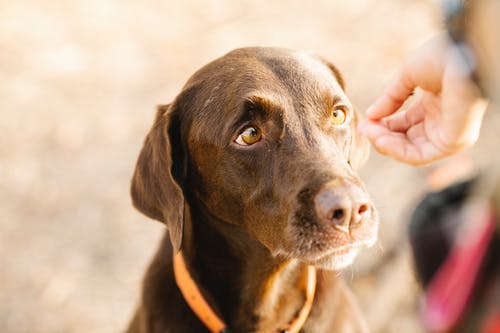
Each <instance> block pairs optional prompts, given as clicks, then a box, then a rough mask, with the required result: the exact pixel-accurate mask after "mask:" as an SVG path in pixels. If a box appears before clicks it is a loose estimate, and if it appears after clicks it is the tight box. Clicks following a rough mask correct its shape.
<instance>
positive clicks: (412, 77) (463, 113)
mask: <svg viewBox="0 0 500 333" xmlns="http://www.w3.org/2000/svg"><path fill="white" fill-rule="evenodd" d="M465 68H466V67H465V66H464V63H463V58H462V57H461V55H460V54H458V53H457V49H456V48H455V47H453V46H451V45H450V43H449V41H448V40H447V38H446V37H445V36H441V35H440V36H436V37H434V38H432V39H430V40H429V41H427V42H426V43H424V44H423V45H422V46H420V47H419V48H418V49H417V50H416V51H415V52H414V53H413V54H412V55H411V56H409V57H408V58H407V59H406V61H405V62H404V63H403V65H402V67H401V69H400V70H399V71H398V73H397V74H396V76H395V78H394V79H393V80H392V81H391V82H390V83H389V84H388V85H387V87H386V88H385V90H384V91H383V93H382V94H381V96H380V97H379V98H378V99H377V100H376V101H375V102H374V103H373V104H372V105H371V106H370V107H369V108H368V110H367V111H366V115H367V119H365V120H363V121H362V122H360V124H359V126H358V130H359V131H360V132H361V133H362V134H364V135H366V136H367V137H368V139H369V140H370V141H371V143H372V144H373V146H374V147H375V148H376V149H377V150H378V151H379V152H381V153H383V154H386V155H388V156H390V157H392V158H394V159H396V160H399V161H402V162H405V163H409V164H412V165H424V164H429V163H431V162H433V161H436V160H439V159H441V158H444V157H447V156H449V155H452V154H454V153H456V152H458V151H460V150H462V149H464V148H467V147H470V146H471V145H473V144H474V143H475V142H476V141H477V139H478V136H479V131H480V128H481V122H482V119H483V115H484V112H485V110H486V106H487V102H486V100H484V99H482V98H481V97H480V94H479V90H478V88H477V87H476V86H475V85H474V83H473V82H472V81H471V80H470V78H469V73H468V72H467V70H465ZM414 92H416V94H415V95H416V96H414V97H413V98H412V99H410V100H409V104H408V107H407V108H405V109H402V110H400V108H401V106H402V105H403V104H404V103H405V102H406V101H407V100H408V99H409V98H410V97H411V96H412V95H413V94H414ZM398 110H399V111H398Z"/></svg>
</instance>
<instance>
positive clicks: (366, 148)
mask: <svg viewBox="0 0 500 333" xmlns="http://www.w3.org/2000/svg"><path fill="white" fill-rule="evenodd" d="M360 118H361V114H360V113H359V112H358V111H356V110H354V113H353V119H352V121H351V131H352V132H351V133H352V135H351V147H350V150H349V164H350V165H351V167H352V168H353V169H354V170H357V169H359V168H360V167H361V166H362V165H363V164H365V162H366V161H367V160H368V156H370V142H369V141H368V139H367V138H366V137H364V136H363V135H361V134H360V133H359V132H358V129H357V128H358V123H359V121H360Z"/></svg>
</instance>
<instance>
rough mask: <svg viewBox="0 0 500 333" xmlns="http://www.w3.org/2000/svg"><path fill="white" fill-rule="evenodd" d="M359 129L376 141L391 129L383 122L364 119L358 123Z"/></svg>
mask: <svg viewBox="0 0 500 333" xmlns="http://www.w3.org/2000/svg"><path fill="white" fill-rule="evenodd" d="M358 131H359V132H360V133H361V134H363V135H365V136H366V137H368V139H370V141H374V140H376V139H377V138H379V137H381V136H384V135H387V134H390V130H389V129H388V128H387V127H386V126H385V125H384V124H383V123H381V122H377V121H373V120H369V119H363V120H361V121H360V123H359V124H358Z"/></svg>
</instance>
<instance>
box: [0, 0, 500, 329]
mask: <svg viewBox="0 0 500 333" xmlns="http://www.w3.org/2000/svg"><path fill="white" fill-rule="evenodd" d="M441 29H442V14H441V8H440V5H439V2H438V1H429V0H427V1H425V0H423V1H413V0H384V1H380V0H378V1H377V0H357V1H348V0H338V1H333V0H328V1H326V0H321V1H316V0H315V1H309V2H308V3H307V4H306V3H305V2H304V1H290V0H287V1H285V0H276V1H263V0H259V1H250V0H247V1H245V0H240V1H229V0H210V1H204V2H202V1H198V2H196V1H192V0H189V1H182V2H181V1H129V0H121V1H118V0H107V1H102V0H86V1H74V0H68V1H54V0H42V1H35V0H16V1H8V0H0V331H1V332H12V333H21V332H31V333H33V332H36V333H38V332H40V333H42V332H120V331H123V330H124V329H125V327H126V325H127V323H128V320H129V318H130V317H131V315H132V313H133V312H134V310H135V307H136V305H137V301H138V299H139V293H140V284H141V279H142V275H143V273H144V271H145V268H146V266H147V264H148V262H149V260H150V257H151V256H152V255H153V253H154V251H155V249H156V246H157V244H158V242H159V240H160V237H161V236H162V234H163V232H164V226H163V225H162V224H160V223H157V222H154V221H152V220H149V219H147V218H146V217H144V216H142V215H140V214H139V213H138V212H137V211H135V210H134V209H133V208H132V205H131V203H130V198H129V181H130V178H131V175H132V172H133V168H134V165H135V161H136V158H137V155H138V152H139V149H140V147H141V145H142V141H143V139H144V136H145V134H146V133H147V131H148V129H149V127H150V126H151V124H152V121H153V116H154V112H155V105H157V104H160V103H168V102H169V101H171V100H172V99H173V98H174V97H175V95H176V94H177V92H178V91H179V90H180V88H181V86H182V85H183V84H184V82H185V81H186V80H187V78H188V77H189V76H190V75H191V74H192V73H193V72H194V71H195V70H197V69H198V68H199V67H201V66H202V65H204V64H206V63H207V62H209V61H210V60H212V59H214V58H216V57H219V56H221V55H223V54H225V53H226V52H228V51H230V50H232V49H234V48H237V47H241V46H255V45H260V46H280V47H287V48H294V49H305V50H312V51H316V52H317V53H319V54H321V55H323V56H324V57H326V58H327V59H330V60H332V61H333V62H334V63H335V64H336V65H337V66H338V67H339V68H340V70H341V71H342V73H343V74H344V76H345V78H346V81H347V92H348V95H349V96H350V97H351V100H352V101H353V103H354V104H355V105H356V106H357V108H358V109H359V110H361V111H364V110H365V109H366V107H367V106H368V105H369V104H370V102H372V101H373V100H374V99H375V98H376V96H377V95H378V94H379V93H380V92H381V90H382V88H383V86H384V84H385V83H387V82H388V80H389V79H390V78H391V75H392V74H394V72H395V70H396V69H397V67H398V66H399V64H400V63H401V61H402V60H403V59H404V57H405V55H407V54H408V53H409V52H410V51H411V50H412V49H414V48H415V47H417V46H418V45H419V44H420V43H421V42H423V41H424V40H426V39H427V38H429V37H430V36H432V35H433V34H435V33H436V32H437V31H440V30H441ZM499 130H500V120H499V119H498V116H495V114H494V113H493V112H489V113H488V115H487V119H486V121H485V123H484V128H483V131H482V136H481V139H480V142H479V143H478V144H477V145H476V146H475V147H474V148H472V149H470V150H469V151H468V152H466V154H468V155H470V156H472V158H473V160H474V161H475V162H476V164H477V165H479V166H481V165H482V163H483V162H484V161H487V160H488V158H489V157H490V158H491V152H492V151H495V149H498V148H495V147H494V146H493V144H494V143H495V142H494V140H491V138H494V137H496V136H497V135H498V134H497V133H498V131H499ZM488 155H490V156H488ZM428 171H429V168H415V167H410V166H406V165H403V164H399V163H397V162H394V161H392V160H389V159H387V158H383V157H381V156H380V155H378V154H377V153H376V152H372V155H371V159H370V161H369V163H368V164H367V165H366V166H365V167H364V169H363V170H362V176H363V178H364V180H365V181H366V184H367V186H368V189H369V192H370V193H371V194H372V196H373V197H374V200H375V201H376V203H377V204H378V207H379V210H380V212H381V216H382V219H381V223H382V224H381V230H380V241H379V243H378V244H377V245H376V246H375V247H374V248H372V249H370V250H366V251H364V253H363V254H362V255H361V257H360V258H359V260H357V262H356V264H355V265H354V266H353V267H352V268H350V269H347V270H346V271H345V272H344V273H343V274H344V275H345V277H346V280H347V281H348V282H349V284H351V286H352V287H353V289H354V291H355V293H356V295H357V297H358V299H359V300H360V303H361V306H362V308H363V310H364V312H365V314H366V316H367V318H368V321H369V323H370V326H371V327H372V329H373V331H374V332H406V333H411V332H422V331H423V330H422V328H421V327H420V325H419V322H418V308H419V300H420V298H419V297H420V296H419V290H418V286H417V284H416V282H415V280H414V277H413V273H412V266H411V262H410V260H409V255H408V245H407V240H406V226H407V218H408V215H409V212H410V211H411V209H412V207H413V206H414V205H415V204H416V201H417V200H418V199H419V198H420V197H421V196H422V194H423V193H424V191H425V190H426V188H427V187H426V184H425V177H426V174H427V173H428Z"/></svg>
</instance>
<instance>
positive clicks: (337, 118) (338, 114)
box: [331, 108, 347, 125]
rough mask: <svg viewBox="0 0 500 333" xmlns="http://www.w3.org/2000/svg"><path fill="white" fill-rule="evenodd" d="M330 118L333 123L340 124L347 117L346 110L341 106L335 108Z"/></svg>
mask: <svg viewBox="0 0 500 333" xmlns="http://www.w3.org/2000/svg"><path fill="white" fill-rule="evenodd" d="M331 118H332V123H333V124H334V125H342V124H343V123H345V120H346V119H347V112H346V111H345V110H344V109H343V108H336V109H334V110H333V112H332V116H331Z"/></svg>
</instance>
